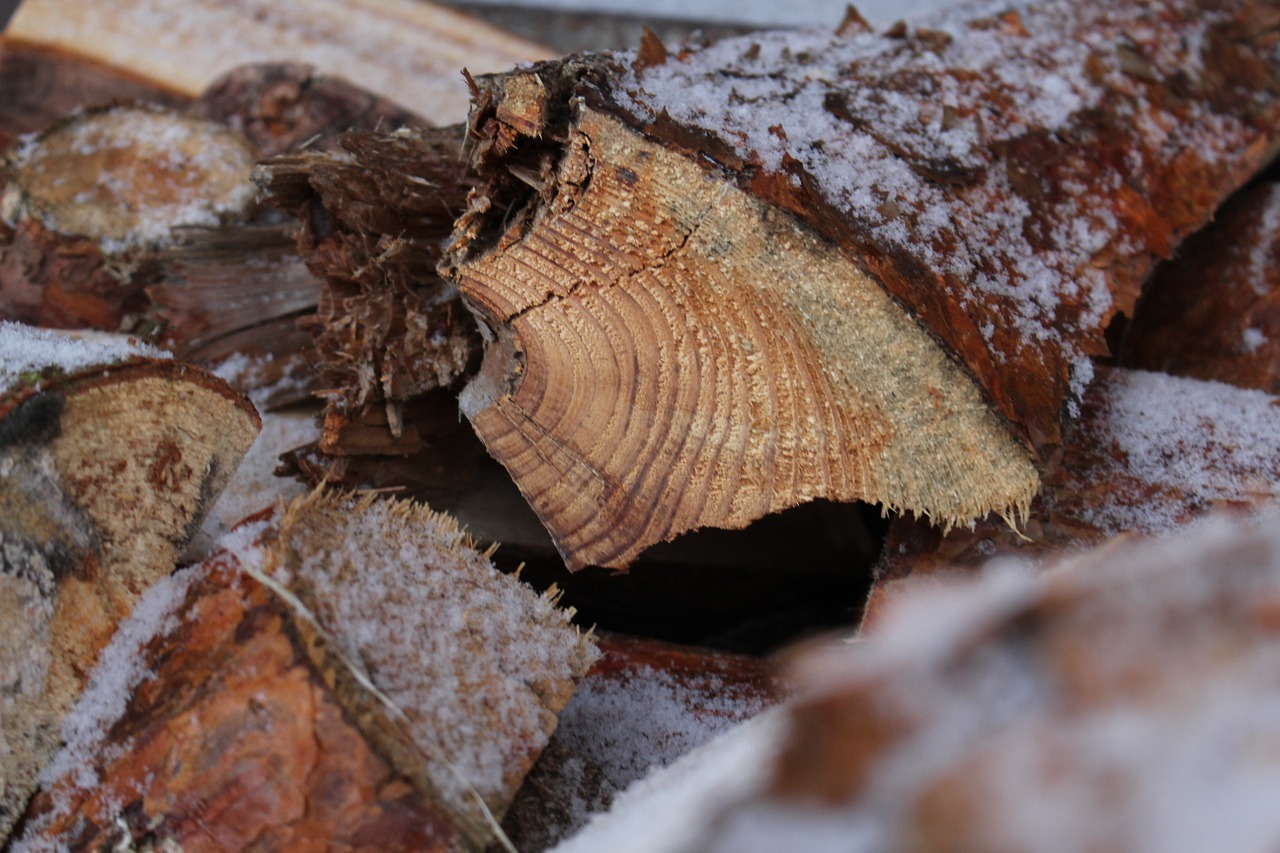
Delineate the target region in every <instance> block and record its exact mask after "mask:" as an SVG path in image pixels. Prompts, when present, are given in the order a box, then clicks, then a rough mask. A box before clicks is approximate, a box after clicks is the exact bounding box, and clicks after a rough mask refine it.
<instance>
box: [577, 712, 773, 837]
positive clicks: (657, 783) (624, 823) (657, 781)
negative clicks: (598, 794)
mask: <svg viewBox="0 0 1280 853" xmlns="http://www.w3.org/2000/svg"><path fill="white" fill-rule="evenodd" d="M784 726H785V723H784V720H783V717H782V714H781V713H780V712H777V711H767V712H765V713H764V714H761V715H760V716H758V717H755V718H754V719H751V720H748V721H746V722H744V723H741V724H739V725H737V726H735V727H734V728H732V729H730V730H729V731H727V732H725V733H724V734H722V735H721V736H720V737H718V738H716V739H715V740H713V741H711V742H710V743H708V744H706V745H704V746H702V747H700V748H699V749H697V750H696V751H694V752H692V753H690V754H689V755H687V756H685V757H684V758H682V759H681V760H679V761H677V762H676V763H675V764H672V765H671V766H670V767H665V768H660V769H659V770H657V771H656V772H654V773H652V774H650V775H649V776H647V777H645V778H644V779H642V780H641V781H640V782H638V783H636V784H635V785H632V786H631V787H630V788H628V789H627V790H626V791H625V792H624V793H623V794H622V795H621V796H620V797H619V798H618V799H617V800H616V801H615V802H614V805H613V808H612V809H611V810H610V811H608V812H606V813H604V814H602V815H598V816H596V817H595V818H593V819H592V821H591V823H590V824H588V825H587V827H586V829H584V830H583V831H582V832H580V833H578V834H577V835H575V836H574V837H573V838H570V839H569V840H568V841H565V842H564V843H562V844H559V845H557V846H556V847H555V848H553V850H554V853H598V851H601V850H608V851H610V853H680V851H685V850H687V849H688V848H687V847H686V846H685V844H686V842H687V841H688V839H690V838H691V837H696V836H697V835H698V834H700V830H702V829H704V828H706V827H708V826H709V825H710V822H711V821H712V820H713V819H714V817H715V816H716V815H717V814H718V813H719V811H720V809H721V807H722V806H724V805H726V804H728V803H732V802H734V801H735V800H737V799H739V798H741V797H744V796H746V795H747V794H748V793H751V792H753V791H754V790H755V789H756V788H757V787H758V786H759V785H761V784H762V783H763V782H764V781H765V779H766V771H767V769H768V767H769V763H770V761H771V760H772V758H773V755H774V753H775V752H776V750H777V749H778V745H779V743H780V739H781V735H782V733H783V731H784ZM780 849H785V848H780Z"/></svg>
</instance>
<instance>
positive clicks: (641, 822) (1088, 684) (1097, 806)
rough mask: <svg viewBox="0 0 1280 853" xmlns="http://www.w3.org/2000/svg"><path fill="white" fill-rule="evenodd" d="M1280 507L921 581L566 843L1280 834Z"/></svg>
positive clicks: (1100, 839) (1190, 844) (832, 847)
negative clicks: (792, 689) (788, 690)
mask: <svg viewBox="0 0 1280 853" xmlns="http://www.w3.org/2000/svg"><path fill="white" fill-rule="evenodd" d="M1277 522H1280V518H1277V516H1276V514H1275V513H1274V512H1272V513H1268V514H1265V515H1264V516H1263V517H1261V518H1259V519H1255V520H1253V521H1251V522H1248V523H1240V522H1239V521H1238V520H1236V521H1231V520H1229V519H1217V520H1216V521H1214V522H1211V523H1209V524H1207V525H1205V526H1202V527H1200V528H1198V529H1197V530H1195V531H1187V532H1184V533H1182V534H1180V535H1178V536H1177V537H1172V538H1169V539H1167V540H1163V541H1156V542H1152V541H1132V540H1131V541H1128V542H1117V543H1111V544H1109V545H1107V546H1105V547H1103V548H1100V549H1098V550H1097V551H1094V552H1090V553H1087V554H1085V555H1082V556H1080V557H1078V558H1075V559H1073V560H1070V561H1065V562H1064V563H1063V564H1061V565H1059V566H1057V567H1055V568H1053V569H1051V570H1050V571H1049V572H1048V573H1034V572H1026V571H1023V572H1019V571H1017V570H1012V569H1009V570H1006V571H994V572H993V573H992V574H989V575H988V576H986V577H984V578H982V579H981V580H979V579H977V578H968V579H966V580H965V581H964V582H960V583H957V584H955V585H954V586H953V587H951V588H949V589H948V590H946V592H945V594H943V593H938V594H934V595H927V594H921V593H922V592H923V591H920V590H917V593H916V595H914V596H910V597H908V598H907V599H905V600H903V602H902V603H901V606H900V607H899V608H898V609H896V610H895V612H894V613H892V614H891V615H890V616H889V618H887V619H886V620H885V621H884V622H883V623H882V624H881V625H880V630H879V631H878V632H876V633H873V634H871V635H869V636H868V637H867V638H866V639H865V641H864V642H860V643H857V644H854V645H845V646H843V647H841V648H838V649H826V650H821V651H817V652H814V653H810V654H809V655H807V656H805V657H804V658H803V659H802V660H801V661H799V662H798V664H797V666H795V667H794V668H793V670H792V673H791V675H792V677H793V678H794V679H795V681H796V685H797V687H796V689H797V698H796V699H795V700H793V701H792V703H791V704H789V705H784V706H783V707H782V708H781V709H780V711H781V713H779V714H777V715H776V716H775V717H774V718H773V719H772V720H769V719H766V720H762V721H760V722H761V723H764V724H765V725H757V724H754V721H753V724H749V725H748V727H746V728H745V729H744V730H741V731H734V732H731V733H730V736H728V737H724V738H721V739H719V740H718V741H713V742H712V743H711V744H709V745H708V746H707V747H705V748H704V749H703V750H702V751H700V752H699V753H695V754H694V755H693V756H691V757H690V759H691V760H686V761H683V762H680V763H679V764H677V765H675V766H673V767H672V768H670V769H669V770H668V771H667V772H665V773H661V774H655V775H654V776H652V777H650V778H648V779H646V780H645V781H644V782H643V783H642V784H640V785H637V786H636V787H635V789H634V790H630V791H627V792H625V793H624V794H623V795H622V796H621V797H620V798H619V800H618V801H617V802H616V804H615V807H614V811H613V813H611V814H610V815H607V816H605V817H604V818H601V819H598V820H597V821H595V822H594V823H593V824H591V825H589V826H588V827H587V829H586V830H584V831H583V832H582V833H580V834H579V835H578V836H577V837H575V838H573V839H570V840H569V841H567V842H565V843H563V844H561V845H560V846H559V847H557V848H555V849H556V850H557V851H558V853H590V851H596V850H614V851H623V850H625V851H627V853H694V851H697V853H729V851H732V852H733V853H742V851H757V850H758V851H776V850H804V851H806V853H828V851H831V853H834V851H843V853H848V851H877V853H896V851H904V852H905V851H934V850H939V851H940V850H947V851H1023V850H1041V849H1045V848H1047V847H1051V848H1052V849H1054V850H1060V851H1064V853H1077V851H1078V853H1085V851H1098V850H1173V849H1185V850H1208V849H1222V850H1230V849H1237V848H1239V847H1241V846H1245V847H1249V848H1251V849H1257V850H1265V849H1269V848H1271V847H1274V846H1276V844H1277V843H1280V814H1278V813H1277V812H1276V810H1275V809H1274V807H1273V802H1274V800H1273V792H1274V790H1275V787H1276V784H1277V779H1280V752H1277V751H1276V750H1275V749H1274V748H1273V746H1274V745H1275V743H1276V740H1277V731H1276V726H1275V714H1274V709H1275V707H1276V702H1277V701H1278V700H1280V692H1278V691H1277V684H1278V683H1280V682H1277V680H1276V679H1275V677H1274V676H1275V673H1276V671H1277V669H1276V668H1277V660H1280V642H1278V637H1277V633H1276V627H1275V626H1276V614H1277V612H1280V611H1277V605H1278V604H1280V535H1277V530H1280V528H1278V527H1277Z"/></svg>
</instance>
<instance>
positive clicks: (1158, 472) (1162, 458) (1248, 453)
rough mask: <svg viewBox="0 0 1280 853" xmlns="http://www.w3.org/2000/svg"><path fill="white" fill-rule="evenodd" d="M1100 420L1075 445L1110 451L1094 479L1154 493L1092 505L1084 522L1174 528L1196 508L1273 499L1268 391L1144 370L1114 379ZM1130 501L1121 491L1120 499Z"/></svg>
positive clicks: (1278, 412) (1273, 415) (1275, 442)
mask: <svg viewBox="0 0 1280 853" xmlns="http://www.w3.org/2000/svg"><path fill="white" fill-rule="evenodd" d="M1098 394H1099V400H1100V412H1099V415H1098V417H1097V418H1095V419H1092V420H1091V421H1090V422H1089V423H1085V424H1082V425H1081V426H1082V428H1083V429H1086V430H1087V432H1086V435H1085V436H1084V437H1083V438H1082V439H1079V440H1077V441H1078V442H1084V443H1086V444H1087V445H1090V446H1094V447H1098V448H1102V449H1104V452H1105V449H1108V448H1109V449H1110V451H1111V454H1110V455H1111V456H1112V457H1113V458H1114V461H1113V462H1112V463H1111V464H1110V465H1108V466H1104V467H1103V469H1102V470H1099V471H1097V472H1096V473H1095V474H1094V475H1093V476H1096V477H1098V478H1106V479H1113V478H1117V477H1123V478H1131V479H1133V480H1136V481H1137V482H1138V483H1140V484H1143V485H1144V487H1150V486H1154V487H1156V489H1157V490H1159V491H1158V493H1157V494H1155V495H1152V494H1150V493H1149V492H1143V493H1141V494H1134V495H1132V496H1131V497H1132V499H1130V500H1123V499H1116V500H1111V501H1107V502H1105V503H1098V504H1088V505H1086V506H1084V507H1083V508H1082V509H1081V511H1080V515H1081V517H1082V518H1083V519H1084V520H1085V521H1088V522H1089V523H1091V524H1093V525H1095V526H1097V527H1099V528H1100V529H1102V530H1103V531H1105V532H1108V533H1119V532H1123V531H1128V530H1138V531H1142V532H1146V533H1154V532H1161V531H1165V530H1170V529H1172V528H1174V527H1175V526H1177V525H1178V524H1179V523H1180V521H1182V516H1183V515H1184V514H1185V513H1186V512H1187V511H1188V509H1190V508H1206V507H1209V506H1212V505H1214V504H1222V503H1229V502H1232V501H1239V502H1242V503H1253V502H1255V501H1256V500H1257V499H1258V498H1260V497H1270V498H1273V499H1274V498H1275V497H1276V492H1277V483H1278V482H1280V406H1278V405H1277V400H1276V398H1275V397H1272V396H1271V395H1269V394H1265V393H1263V392H1262V391H1257V390H1251V389H1244V388H1236V387H1234V386H1231V385H1225V384H1223V383H1220V382H1207V381H1203V380H1198V379H1187V378H1182V377H1174V376H1168V375H1165V374H1162V373H1147V372H1144V371H1113V372H1111V373H1109V374H1108V378H1107V380H1106V384H1105V385H1104V386H1103V387H1101V388H1099V389H1098ZM1124 494H1127V493H1126V492H1123V491H1122V495H1124Z"/></svg>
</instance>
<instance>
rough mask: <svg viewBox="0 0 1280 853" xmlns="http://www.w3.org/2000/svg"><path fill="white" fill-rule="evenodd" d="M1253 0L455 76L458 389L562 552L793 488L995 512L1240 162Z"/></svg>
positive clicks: (1250, 116)
mask: <svg viewBox="0 0 1280 853" xmlns="http://www.w3.org/2000/svg"><path fill="white" fill-rule="evenodd" d="M1274 18H1275V11H1274V9H1272V8H1271V7H1269V6H1264V5H1258V4H1245V5H1241V6H1237V7H1232V8H1231V9H1230V10H1222V9H1218V8H1216V7H1212V8H1211V4H1198V3H1196V2H1185V3H1180V4H1175V5H1172V6H1171V5H1169V4H1160V5H1159V6H1158V7H1157V6H1150V7H1148V6H1147V5H1145V4H1142V3H1134V4H1131V5H1127V6H1125V7H1124V8H1122V9H1113V8H1112V6H1111V5H1109V4H1101V3H1089V2H1079V3H1075V4H1071V5H1069V6H1061V5H1055V6H1051V7H1047V8H1044V9H1034V8H1033V9H1028V10H1025V11H1024V12H1022V13H1010V14H1006V15H1004V16H1002V17H993V18H985V19H979V20H974V21H964V20H960V19H957V18H955V17H942V18H940V19H939V20H937V21H935V22H934V23H933V24H932V26H933V28H932V29H930V28H927V27H926V26H925V25H924V24H922V25H921V26H919V27H917V28H915V29H910V28H906V27H902V28H897V29H895V30H894V31H892V32H889V33H886V34H884V35H874V34H871V33H868V32H865V31H864V30H862V29H861V28H859V27H856V26H854V27H845V28H844V29H845V34H844V35H832V36H823V35H813V34H810V35H805V36H796V35H786V34H773V35H768V34H765V35H760V36H752V37H744V38H742V39H737V40H729V41H725V42H721V43H719V44H717V45H714V46H711V47H706V48H692V47H691V48H685V49H682V50H681V51H680V52H679V53H671V54H668V52H667V51H666V50H659V49H657V48H656V47H654V46H653V45H652V44H651V45H649V47H648V48H647V49H646V50H642V51H641V53H640V54H637V55H635V56H628V55H612V56H609V55H606V56H600V57H588V58H580V59H571V60H566V61H564V62H561V63H552V64H544V65H540V66H536V67H534V68H532V69H528V70H523V71H518V72H513V73H511V74H509V75H505V76H501V77H496V78H485V79H483V80H481V81H480V84H479V87H480V88H479V91H478V94H477V104H476V108H475V109H474V110H473V113H472V119H471V126H470V133H471V139H472V152H471V157H472V163H473V164H474V166H475V167H476V169H477V170H478V172H479V174H480V175H481V176H482V178H483V179H484V180H485V186H484V187H483V188H482V189H481V190H479V191H477V193H476V194H475V196H474V197H473V203H472V207H471V209H470V210H469V212H468V213H467V214H466V215H465V216H464V217H463V219H462V220H461V221H460V222H459V226H458V229H457V231H456V233H455V237H454V243H453V246H452V249H451V255H450V258H449V261H448V265H447V267H446V270H447V272H448V274H449V275H450V276H451V277H452V278H453V279H454V280H455V281H457V283H458V286H459V288H460V290H461V291H462V293H463V295H464V297H465V298H466V299H467V301H468V304H469V305H470V306H471V307H472V308H473V309H475V310H476V311H477V313H478V315H479V316H480V317H481V318H482V319H483V322H484V324H485V326H486V327H487V330H488V337H489V338H490V339H491V343H489V344H488V345H487V347H486V358H485V363H484V366H483V368H482V370H481V372H480V374H479V376H478V378H477V379H475V380H474V381H473V382H472V383H471V385H470V386H469V387H468V389H467V390H466V392H465V393H464V394H463V397H462V404H463V409H464V412H465V413H466V414H467V416H468V417H469V418H470V419H471V420H472V423H473V425H474V426H475V427H476V430H477V432H478V433H479V434H480V436H481V438H482V439H483V440H484V441H485V443H486V446H487V447H488V448H489V449H490V452H491V453H493V455H494V456H495V457H496V458H498V459H499V460H500V461H502V462H503V464H504V465H505V466H506V467H507V468H508V470H509V471H510V472H511V474H512V476H513V478H514V479H515V480H516V482H517V484H518V485H519V486H520V487H521V489H522V491H523V493H524V494H525V496H526V497H527V498H528V500H529V501H530V503H531V504H532V505H533V506H534V508H535V510H536V511H537V512H538V514H539V516H540V517H541V518H542V520H543V522H544V524H546V526H547V527H548V529H549V530H550V531H551V533H552V536H553V538H554V539H555V541H556V543H557V546H558V547H559V549H560V551H561V553H562V554H563V555H564V556H565V558H566V561H567V562H568V563H569V564H570V565H571V566H574V567H577V566H584V565H591V564H598V565H607V566H618V567H621V566H625V565H627V564H628V563H630V562H631V561H632V560H633V559H634V558H635V556H636V555H637V554H638V553H639V552H640V551H642V550H643V549H644V548H645V547H647V546H648V545H650V544H652V543H654V542H659V541H663V540H665V539H669V538H671V537H673V536H675V535H677V534H678V533H680V532H682V531H684V530H688V529H692V528H695V527H702V526H720V527H741V526H743V525H745V524H746V523H748V522H749V521H750V520H752V519H754V518H757V517H759V516H761V515H763V514H765V513H767V512H771V511H776V510H778V509H780V508H783V507H785V506H791V505H794V504H796V503H799V502H802V501H804V500H808V499H811V498H812V497H814V496H826V497H831V498H833V499H837V500H865V501H871V502H875V503H879V504H881V505H882V506H885V507H887V508H893V509H902V510H906V511H911V512H913V513H915V514H918V515H923V516H926V517H929V518H931V519H933V520H934V521H936V522H938V523H942V524H944V525H947V524H951V523H955V522H968V521H970V520H972V519H975V518H979V517H982V516H985V515H987V514H988V513H989V512H991V511H996V512H999V513H1001V514H1003V515H1006V516H1009V517H1011V518H1013V517H1016V516H1018V515H1020V514H1021V513H1024V512H1025V511H1026V509H1027V505H1028V502H1029V500H1030V498H1031V496H1032V495H1033V494H1034V493H1035V491H1036V490H1037V489H1038V487H1039V485H1040V466H1043V465H1044V464H1045V463H1046V462H1048V461H1050V460H1051V459H1052V456H1053V454H1054V452H1055V449H1056V448H1057V447H1058V446H1059V445H1060V443H1061V424H1062V421H1063V419H1064V418H1068V417H1069V416H1070V415H1071V414H1072V413H1073V412H1074V411H1075V410H1076V408H1077V407H1078V401H1079V396H1080V394H1081V393H1082V392H1083V390H1084V388H1085V387H1086V386H1087V384H1088V381H1089V378H1090V375H1091V363H1090V357H1092V356H1096V355H1100V354H1103V353H1104V352H1105V341H1104V330H1105V328H1106V326H1107V324H1108V322H1109V321H1110V319H1111V318H1112V317H1113V316H1114V315H1115V314H1116V313H1118V312H1127V311H1129V310H1131V308H1132V305H1133V302H1134V300H1135V298H1136V296H1137V294H1138V290H1139V287H1140V284H1141V282H1142V280H1143V278H1144V277H1145V276H1146V274H1147V273H1148V271H1149V270H1150V268H1151V267H1152V265H1153V264H1154V262H1155V261H1156V260H1157V259H1158V258H1160V257H1164V256H1167V255H1169V254H1170V253H1171V252H1172V250H1173V248H1174V246H1175V245H1176V244H1177V241H1178V240H1179V239H1181V238H1182V237H1183V236H1185V235H1186V234H1188V233H1189V232H1191V231H1192V230H1193V229H1195V228H1197V227H1199V226H1200V225H1201V224H1203V223H1204V222H1205V221H1206V220H1207V219H1208V217H1209V216H1210V214H1211V213H1212V211H1213V209H1214V207H1215V205H1216V204H1217V203H1218V202H1219V201H1220V200H1221V199H1222V198H1223V197H1224V196H1225V195H1226V194H1227V193H1228V192H1229V191H1230V190H1232V189H1233V188H1235V187H1237V186H1239V185H1240V184H1242V183H1243V182H1244V181H1245V180H1247V178H1248V177H1249V176H1250V175H1251V174H1252V173H1253V172H1254V170H1256V169H1257V168H1258V167H1259V166H1260V165H1261V164H1262V163H1264V162H1266V159H1267V156H1268V154H1269V151H1270V146H1271V141H1272V139H1273V137H1274V135H1275V130H1276V125H1277V122H1280V104H1278V102H1277V99H1276V97H1275V95H1276V93H1277V91H1280V86H1278V85H1277V84H1278V82H1280V81H1278V80H1277V76H1276V74H1277V73H1276V70H1275V69H1276V68H1277V67H1278V66H1277V63H1276V59H1277V57H1276V55H1275V53H1276V51H1277V49H1280V48H1277V45H1276V44H1275V40H1274V38H1273V37H1272V36H1271V34H1270V32H1271V29H1270V28H1271V27H1272V25H1273V24H1274ZM852 31H856V32H852ZM1193 52H1194V55H1192V54H1193ZM780 247H786V250H785V251H781V250H780Z"/></svg>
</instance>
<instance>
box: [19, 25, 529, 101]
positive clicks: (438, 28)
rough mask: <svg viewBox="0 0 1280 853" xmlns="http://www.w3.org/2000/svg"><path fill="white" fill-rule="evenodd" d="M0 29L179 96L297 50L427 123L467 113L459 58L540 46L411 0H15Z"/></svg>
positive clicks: (493, 63) (463, 62)
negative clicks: (84, 0) (88, 0)
mask: <svg viewBox="0 0 1280 853" xmlns="http://www.w3.org/2000/svg"><path fill="white" fill-rule="evenodd" d="M4 38H5V43H6V45H16V46H18V47H20V48H23V49H27V48H30V47H38V48H43V49H45V50H48V51H53V52H60V53H63V54H70V55H71V56H74V57H84V58H88V59H91V60H94V61H97V62H100V63H103V64H105V65H107V66H110V67H114V68H117V69H121V70H123V71H125V72H126V73H128V74H131V75H134V76H136V77H140V78H142V79H143V80H146V81H150V82H152V83H153V84H156V85H158V86H160V87H162V88H163V89H166V90H168V91H170V92H173V93H175V94H177V95H180V96H185V97H187V98H195V97H197V96H199V95H200V93H201V92H203V91H204V90H205V88H206V87H207V86H209V85H210V84H211V83H212V82H213V81H214V80H216V79H217V78H219V77H221V76H222V75H223V74H225V73H227V72H228V71H230V70H231V69H232V68H235V67H237V66H241V65H249V64H253V63H262V62H274V63H279V62H301V63H305V64H308V65H312V66H315V67H317V68H321V69H331V70H333V71H334V72H339V73H341V74H342V75H343V76H344V77H345V78H346V79H348V80H350V81H351V82H353V83H355V84H356V85H358V86H361V87H363V88H365V89H368V90H370V91H372V92H375V93H377V94H378V95H381V96H382V97H384V98H387V99H389V100H391V101H394V102H397V103H400V104H403V105H404V106H405V107H407V108H408V109H410V110H412V111H413V112H414V113H416V114H418V115H420V116H423V117H425V118H426V119H427V120H429V121H430V122H432V123H433V124H451V123H454V122H457V121H461V120H462V118H463V116H465V115H466V108H467V91H466V88H465V86H464V85H463V83H462V80H461V79H460V78H459V76H458V69H460V68H463V67H470V68H472V69H473V70H477V71H480V70H483V71H497V70H500V69H503V68H509V67H511V66H512V65H516V64H519V63H522V62H532V61H536V60H539V59H546V58H547V57H548V56H549V53H548V52H547V50H546V49H545V48H543V47H540V46H539V45H535V44H533V43H531V42H526V41H524V40H522V39H518V38H515V37H513V36H511V35H508V34H507V33H504V32H502V31H501V30H498V29H495V28H493V27H490V26H488V25H486V24H484V23H482V22H481V21H478V20H476V19H474V18H471V17H469V16H467V15H463V14H461V13H459V12H455V11H453V10H451V9H446V8H443V7H440V6H436V5H433V4H431V3H425V2H413V0H341V2H319V0H305V2H298V3H290V4H288V5H287V6H285V5H279V4H272V3H266V2H261V0H237V2H232V3H227V2H220V0H198V1H197V2H191V0H142V2H138V0H106V2H101V3H95V4H93V5H92V6H85V5H83V4H81V3H78V2H75V0H24V2H23V3H22V5H21V6H19V7H18V9H17V11H16V12H15V13H14V15H13V18H12V19H11V20H10V21H9V25H8V27H7V29H6V30H5V34H4Z"/></svg>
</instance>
